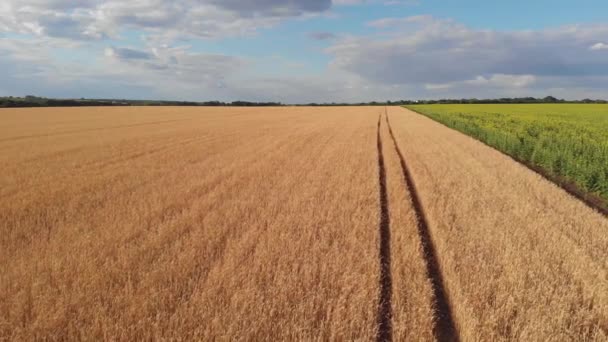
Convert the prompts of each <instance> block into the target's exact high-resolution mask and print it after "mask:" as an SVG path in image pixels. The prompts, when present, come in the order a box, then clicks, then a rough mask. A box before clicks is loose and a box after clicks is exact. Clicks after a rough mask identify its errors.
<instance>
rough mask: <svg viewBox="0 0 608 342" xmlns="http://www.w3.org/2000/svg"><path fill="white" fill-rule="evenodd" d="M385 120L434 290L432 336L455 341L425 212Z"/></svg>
mask: <svg viewBox="0 0 608 342" xmlns="http://www.w3.org/2000/svg"><path fill="white" fill-rule="evenodd" d="M385 117H386V126H387V127H388V130H389V133H390V136H391V139H392V142H393V146H394V148H395V151H396V152H397V155H398V156H399V162H400V166H401V170H402V172H403V179H404V182H405V185H406V187H407V189H408V192H409V193H410V198H411V202H412V205H413V208H414V211H415V213H416V217H417V226H418V234H419V236H420V240H421V246H422V251H423V256H424V260H425V263H426V267H427V274H428V277H429V279H430V280H431V285H432V289H433V297H434V309H435V325H434V335H435V337H436V338H437V340H439V341H458V340H459V338H458V330H457V329H456V325H455V324H454V318H453V314H452V308H451V305H450V301H449V297H448V294H447V289H446V287H445V284H444V280H443V275H442V270H441V266H440V264H439V260H438V257H437V249H436V247H435V243H434V241H433V237H432V235H431V231H430V228H429V224H428V220H427V217H426V214H425V210H424V207H423V205H422V203H421V202H420V197H419V195H418V190H417V188H416V184H415V182H414V179H413V177H412V174H411V172H410V171H409V168H408V165H407V164H406V161H405V157H404V156H403V153H402V152H401V149H400V147H399V143H398V142H397V140H396V138H395V135H394V133H393V130H392V127H391V124H390V120H389V117H388V111H387V112H386V114H385Z"/></svg>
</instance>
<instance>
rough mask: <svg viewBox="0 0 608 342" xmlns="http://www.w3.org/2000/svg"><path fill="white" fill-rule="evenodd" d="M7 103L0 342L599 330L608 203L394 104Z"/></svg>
mask: <svg viewBox="0 0 608 342" xmlns="http://www.w3.org/2000/svg"><path fill="white" fill-rule="evenodd" d="M429 108H443V107H429ZM564 108H567V107H564ZM590 108H591V107H590ZM416 110H419V108H417V109H416ZM420 110H421V111H422V109H420ZM555 112H556V113H557V112H559V109H555ZM446 113H447V112H446ZM429 115H430V116H432V115H431V114H429ZM440 115H442V114H437V117H440ZM445 115H446V116H447V115H448V114H445ZM450 115H451V114H450ZM522 115H523V114H522ZM556 115H557V114H556ZM588 115H590V116H591V115H593V113H591V112H590V113H589V114H588ZM0 117H1V118H2V120H1V121H0V171H1V175H2V176H0V268H1V272H0V340H44V339H48V340H66V339H67V340H76V339H84V340H125V341H126V340H156V339H169V340H378V341H387V340H391V339H392V340H395V341H402V340H415V341H432V340H458V339H460V340H462V341H469V340H605V339H608V261H607V260H608V258H607V255H606V251H607V250H608V234H606V231H608V220H607V219H606V218H605V217H604V216H602V215H600V214H599V213H597V212H595V211H594V210H593V209H591V208H589V207H588V206H586V205H585V204H583V203H582V202H580V201H578V200H577V199H575V198H573V197H571V196H570V195H569V194H568V193H566V192H565V191H563V190H562V189H560V188H559V187H557V186H556V185H554V184H553V183H551V182H549V181H547V180H546V179H544V178H543V177H541V176H539V175H538V174H536V173H534V172H532V171H530V170H529V169H527V168H525V167H523V166H522V165H520V164H518V163H516V162H514V161H513V160H512V159H510V158H508V157H507V156H505V155H503V154H502V153H500V152H498V151H496V150H494V149H492V148H490V147H488V146H486V145H484V144H482V143H480V142H479V141H476V140H474V139H471V138H470V137H468V136H466V135H464V134H461V133H459V132H457V131H454V130H452V129H449V128H447V127H445V126H443V125H441V124H439V123H437V122H435V121H433V120H431V119H429V118H427V117H424V116H422V115H419V114H416V113H414V112H412V111H409V110H407V109H403V108H399V107H388V108H385V107H331V108H326V107H314V108H310V107H282V108H229V107H226V108H191V107H179V108H178V107H158V108H138V107H129V108H125V107H113V108H103V107H98V108H87V107H83V108H46V109H40V108H35V109H2V110H0ZM564 120H567V118H566V119H564ZM588 120H589V121H593V120H595V119H594V118H592V117H590V118H589V119H588ZM507 121H508V120H507ZM574 121H576V120H574ZM508 122H510V121H508ZM597 122H598V123H602V124H603V121H601V120H600V119H597ZM565 124H566V123H565ZM565 124H564V125H565ZM576 124H577V123H573V125H576ZM488 125H490V123H488ZM581 125H584V124H583V123H581ZM598 125H599V124H598ZM588 126H589V125H586V126H585V127H587V128H588ZM576 127H578V126H576ZM457 128H458V127H457ZM506 131H508V130H506ZM589 132H590V133H588V134H587V133H585V134H587V135H585V137H586V138H585V139H592V138H593V137H596V136H594V135H592V134H599V135H601V132H599V131H598V132H596V131H594V130H593V129H590V130H589ZM579 135H580V134H579ZM545 139H546V140H543V141H546V142H547V143H550V141H551V140H547V139H549V138H545ZM526 141H527V140H526ZM604 147H605V145H604ZM536 153H537V154H538V153H541V154H542V153H543V152H536ZM541 154H539V155H541ZM534 155H535V158H537V157H536V154H534ZM543 158H544V157H543ZM547 158H549V157H547ZM535 160H536V159H535ZM538 160H541V159H538ZM551 165H553V164H551Z"/></svg>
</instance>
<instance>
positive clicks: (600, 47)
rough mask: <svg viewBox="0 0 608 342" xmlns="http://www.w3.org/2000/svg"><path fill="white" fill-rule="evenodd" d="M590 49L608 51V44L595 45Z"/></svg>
mask: <svg viewBox="0 0 608 342" xmlns="http://www.w3.org/2000/svg"><path fill="white" fill-rule="evenodd" d="M589 49H590V50H592V51H598V50H608V44H606V43H597V44H593V45H591V47H590V48H589Z"/></svg>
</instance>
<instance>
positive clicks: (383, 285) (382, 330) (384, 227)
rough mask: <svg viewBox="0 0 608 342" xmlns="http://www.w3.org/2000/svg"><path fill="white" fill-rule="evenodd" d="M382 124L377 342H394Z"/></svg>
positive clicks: (379, 178) (379, 148) (379, 157)
mask: <svg viewBox="0 0 608 342" xmlns="http://www.w3.org/2000/svg"><path fill="white" fill-rule="evenodd" d="M381 124H382V114H380V116H378V183H379V196H380V222H379V229H378V230H379V238H380V239H379V241H380V248H379V255H378V256H379V261H380V284H379V285H380V298H379V302H378V314H377V320H378V321H377V324H378V330H377V335H376V341H378V342H387V341H392V340H393V324H392V319H393V318H392V295H393V279H392V275H391V227H390V226H391V219H390V212H389V204H388V190H387V186H386V165H385V163H384V154H383V152H382V136H381V133H380V128H381Z"/></svg>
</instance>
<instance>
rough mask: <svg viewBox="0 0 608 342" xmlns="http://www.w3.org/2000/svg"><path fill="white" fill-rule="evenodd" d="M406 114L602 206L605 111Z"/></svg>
mask: <svg viewBox="0 0 608 342" xmlns="http://www.w3.org/2000/svg"><path fill="white" fill-rule="evenodd" d="M409 108H411V109H413V110H415V111H417V112H419V113H422V114H424V115H427V116H429V117H430V118H433V119H435V120H437V121H439V122H441V123H443V124H445V125H447V126H449V127H452V128H454V129H457V130H459V131H461V132H464V133H466V134H469V135H471V136H473V137H475V138H477V139H479V140H481V141H483V142H485V143H486V144H488V145H490V146H492V147H494V148H496V149H498V150H501V151H503V152H505V153H507V154H509V155H511V156H513V157H515V158H516V159H518V160H521V161H523V162H526V163H529V164H531V165H533V166H536V167H539V168H542V169H543V170H545V171H547V173H548V175H549V176H553V177H554V179H556V180H565V181H569V182H573V183H575V184H576V185H577V186H578V188H580V189H581V190H583V191H584V192H587V193H592V194H596V195H597V196H598V197H600V198H602V199H603V201H604V206H605V205H606V203H608V202H606V201H608V168H607V167H606V165H608V105H603V104H526V105H495V104H490V105H419V106H409Z"/></svg>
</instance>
